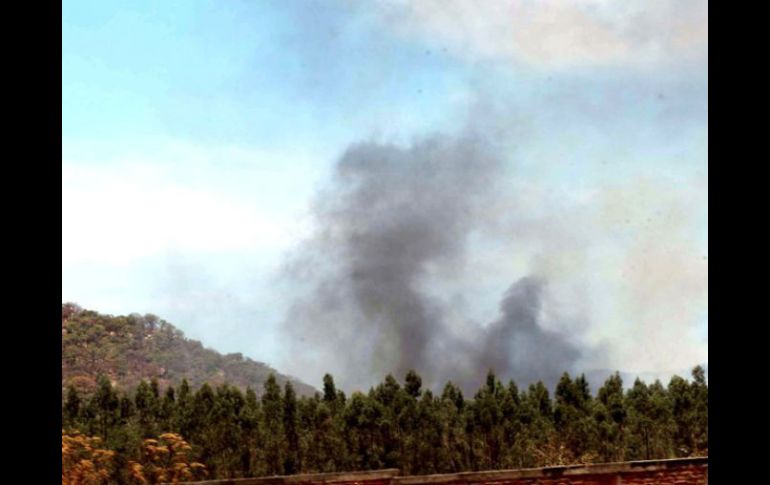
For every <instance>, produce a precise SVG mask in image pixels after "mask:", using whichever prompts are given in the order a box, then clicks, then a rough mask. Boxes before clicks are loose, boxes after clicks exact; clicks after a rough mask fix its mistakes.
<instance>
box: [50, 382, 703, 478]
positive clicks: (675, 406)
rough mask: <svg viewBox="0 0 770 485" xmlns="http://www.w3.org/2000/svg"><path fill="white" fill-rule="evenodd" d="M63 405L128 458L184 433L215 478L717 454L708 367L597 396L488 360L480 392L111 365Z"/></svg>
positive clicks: (72, 421)
mask: <svg viewBox="0 0 770 485" xmlns="http://www.w3.org/2000/svg"><path fill="white" fill-rule="evenodd" d="M62 418H63V424H64V427H65V429H72V430H77V431H78V432H82V433H84V434H86V435H89V436H97V437H99V438H101V442H102V443H104V445H105V447H107V448H108V449H110V450H114V451H115V452H116V457H117V458H118V459H122V460H124V461H126V462H127V461H129V460H133V459H137V454H138V453H140V447H141V443H142V440H144V439H147V438H153V437H157V436H160V435H161V434H162V433H177V434H179V435H181V436H182V437H184V439H186V440H187V441H188V442H189V443H190V444H191V445H192V450H193V454H194V458H195V460H197V461H200V462H201V463H203V464H205V465H206V467H207V469H208V470H209V472H210V474H211V475H210V476H212V477H221V478H229V477H242V476H259V475H274V474H292V473H300V472H332V471H353V470H369V469H378V468H399V469H401V470H402V471H403V472H404V473H408V474H425V473H445V472H459V471H468V470H492V469H503V468H521V467H534V466H544V465H555V464H567V463H576V462H607V461H621V460H638V459H653V458H673V457H681V456H691V455H696V454H706V453H707V450H708V385H707V383H706V380H705V375H704V370H703V368H701V367H696V368H695V369H694V370H693V372H692V379H691V380H686V379H683V378H681V377H678V376H675V377H673V378H672V379H671V380H670V382H669V383H668V386H664V385H662V384H661V383H660V382H659V381H656V382H655V383H653V384H651V385H648V384H646V383H644V382H642V381H640V380H637V381H636V382H634V384H633V386H631V387H630V388H629V389H626V390H624V388H623V383H622V381H621V378H620V376H619V375H618V374H615V375H613V376H611V377H609V378H608V379H607V380H606V382H605V383H604V385H603V386H602V387H601V388H600V389H598V392H597V393H596V395H592V393H591V392H590V389H589V386H588V382H587V381H586V379H585V377H584V376H579V377H576V378H572V377H571V376H570V375H569V374H567V373H565V374H564V375H563V376H562V378H561V380H560V381H559V383H558V384H557V386H556V389H555V391H554V393H553V395H551V394H550V393H549V390H548V389H547V388H546V386H545V385H543V383H541V382H538V383H535V384H532V385H530V386H529V387H528V388H526V389H519V388H518V387H517V385H516V383H514V382H513V381H511V382H509V383H508V384H507V385H504V384H503V383H501V382H500V380H499V379H498V378H497V377H496V376H495V374H494V373H493V372H492V371H490V373H489V374H488V376H487V379H486V383H484V385H483V386H482V387H481V388H480V389H479V390H478V392H477V393H476V394H475V395H474V396H473V397H472V398H471V399H468V398H466V397H465V396H463V393H462V392H461V391H460V389H459V388H458V387H457V386H455V385H453V384H452V383H451V382H450V383H447V384H446V386H445V387H444V389H443V390H442V392H441V394H440V395H434V394H433V392H431V391H430V390H428V389H423V388H422V382H421V378H420V376H419V375H418V374H417V373H415V372H413V371H412V372H409V373H408V375H407V376H406V378H405V380H404V382H403V383H399V382H398V381H397V380H396V379H395V378H394V377H393V376H391V375H389V376H387V377H386V378H385V380H384V381H383V382H382V383H380V384H378V385H377V386H375V387H373V388H372V389H370V391H369V392H368V393H366V394H364V393H360V392H355V393H353V394H352V395H351V396H349V397H348V396H346V395H345V394H344V393H343V392H342V391H340V390H338V389H336V387H335V385H334V380H333V378H332V377H331V376H330V375H328V374H327V375H326V376H325V377H324V379H323V393H316V394H315V396H313V397H300V398H298V397H297V395H296V393H295V391H294V389H293V387H292V384H291V383H290V382H287V383H286V384H285V385H284V386H283V387H281V386H280V385H279V384H278V382H277V381H276V379H275V378H274V377H273V376H270V377H269V378H268V380H267V381H266V383H265V385H264V391H263V392H262V394H261V396H260V397H258V396H257V394H256V393H255V392H254V391H253V390H251V389H247V390H246V392H245V393H244V392H241V391H240V390H239V389H238V388H236V387H233V386H230V385H226V384H225V385H220V386H218V387H216V388H213V387H211V386H209V385H208V384H203V385H202V386H200V387H199V388H197V389H195V390H193V389H192V388H191V387H190V386H189V385H188V383H187V382H186V381H183V382H182V383H181V385H180V386H178V387H176V388H175V387H172V386H168V387H166V388H165V389H164V390H163V391H161V389H160V388H159V386H158V383H157V381H151V382H145V381H142V382H141V383H140V384H139V385H138V386H137V387H136V388H135V389H134V390H133V392H131V393H121V392H118V391H116V390H115V389H114V388H113V386H112V385H111V383H110V381H109V380H108V379H106V378H100V379H99V385H98V388H97V389H96V391H95V392H93V393H92V395H90V396H85V395H81V393H80V392H79V391H78V390H76V389H75V388H74V387H70V388H69V389H68V390H67V392H66V396H65V398H64V403H63V408H62Z"/></svg>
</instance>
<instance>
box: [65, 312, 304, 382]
mask: <svg viewBox="0 0 770 485" xmlns="http://www.w3.org/2000/svg"><path fill="white" fill-rule="evenodd" d="M270 374H274V375H275V377H276V379H277V381H278V383H279V384H280V385H281V386H284V385H285V383H286V382H291V383H292V386H294V390H295V391H296V392H297V394H299V395H307V396H312V395H313V394H314V393H315V392H317V389H315V388H314V387H313V386H310V385H309V384H306V383H304V382H302V381H301V380H299V379H297V378H296V377H292V376H289V375H285V374H281V373H280V372H278V371H276V370H275V369H274V368H272V367H271V366H269V365H268V364H266V363H263V362H258V361H255V360H253V359H251V358H249V357H244V356H243V355H242V354H241V353H230V354H222V353H220V352H218V351H216V350H214V349H211V348H207V347H204V346H203V344H202V343H201V342H200V341H197V340H192V339H189V338H187V337H185V335H184V333H183V332H182V331H181V330H179V329H178V328H176V327H175V326H174V325H172V324H170V323H169V322H167V321H165V320H162V319H160V318H159V317H157V316H155V315H152V314H147V315H139V314H137V313H132V314H130V315H118V316H113V315H107V314H102V313H99V312H96V311H93V310H87V309H83V308H81V307H80V306H78V305H77V304H75V303H63V304H62V389H64V388H66V387H67V386H69V385H73V386H74V387H76V388H77V389H78V390H81V391H84V392H90V391H92V390H93V389H95V387H96V380H97V378H98V376H99V375H105V376H107V377H108V378H109V379H110V380H111V381H112V383H113V385H114V386H116V387H118V388H124V389H129V388H133V387H134V386H136V385H137V384H138V383H139V381H141V380H151V379H156V380H157V381H158V384H159V386H160V387H166V386H168V385H174V386H177V385H178V384H179V383H180V382H181V381H182V379H187V381H188V382H189V384H190V385H191V386H194V387H198V386H201V385H202V384H203V383H208V384H210V385H220V384H225V383H226V384H230V385H234V386H236V387H239V388H241V389H243V390H245V389H246V388H251V389H253V390H254V391H255V392H256V393H257V395H260V394H261V393H262V390H263V384H264V382H265V380H267V378H268V376H269V375H270Z"/></svg>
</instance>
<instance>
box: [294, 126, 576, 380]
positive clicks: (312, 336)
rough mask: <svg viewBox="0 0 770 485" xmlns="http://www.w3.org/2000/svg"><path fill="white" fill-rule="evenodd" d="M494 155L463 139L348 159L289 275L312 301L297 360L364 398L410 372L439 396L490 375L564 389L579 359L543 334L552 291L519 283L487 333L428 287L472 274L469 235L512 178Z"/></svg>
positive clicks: (365, 149) (564, 343) (298, 329)
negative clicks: (448, 385) (451, 385)
mask: <svg viewBox="0 0 770 485" xmlns="http://www.w3.org/2000/svg"><path fill="white" fill-rule="evenodd" d="M495 148H496V147H495V146H494V144H493V143H492V142H490V141H489V140H488V139H486V138H485V137H483V136H479V135H475V134H466V135H464V136H460V137H457V138H452V137H438V136H436V137H432V138H429V139H425V140H421V141H418V142H415V143H414V144H413V145H411V146H410V147H408V148H402V147H398V146H394V145H385V144H377V143H361V144H358V145H355V146H352V147H351V148H349V149H348V150H347V152H346V153H344V155H343V156H342V157H341V158H340V159H339V161H338V163H337V165H336V167H335V172H334V176H333V180H332V183H331V185H330V186H329V187H327V189H326V190H325V191H323V192H321V193H320V195H319V198H318V199H317V201H316V206H315V216H316V223H317V225H318V227H317V232H316V233H315V236H314V237H313V238H312V239H311V240H310V241H308V243H307V244H306V245H305V246H304V247H303V250H302V251H301V253H300V254H299V256H298V257H297V258H296V260H294V262H293V265H291V275H292V276H294V277H295V278H296V281H297V282H299V283H301V284H302V285H304V288H305V290H306V291H305V292H304V293H303V294H302V296H301V297H298V298H297V300H296V302H295V304H294V305H293V307H292V310H291V311H290V314H289V317H288V318H287V320H286V330H287V332H288V334H289V335H290V336H291V337H292V341H293V342H295V343H297V344H298V346H299V347H300V348H298V349H297V351H296V352H294V353H293V354H294V355H299V356H300V357H299V358H300V359H302V358H303V356H304V358H305V359H307V361H306V362H307V363H308V364H309V363H311V362H323V363H324V366H328V368H330V369H333V371H334V373H335V374H336V375H339V376H340V377H341V379H340V380H341V382H343V383H345V384H348V385H357V386H366V385H368V384H370V383H371V382H373V381H374V380H375V379H376V376H379V375H382V374H384V373H389V372H392V373H395V374H396V375H404V374H405V373H406V372H407V371H408V370H409V369H417V370H419V372H420V373H421V374H422V375H423V376H425V378H426V384H427V385H429V386H432V387H437V386H441V385H443V384H444V383H445V382H446V381H447V380H448V379H449V378H450V377H451V378H452V379H454V380H455V382H457V383H458V384H460V385H461V387H464V388H465V389H469V387H468V386H472V385H475V383H477V382H478V381H479V379H481V378H483V376H484V375H485V373H486V372H487V370H488V369H489V368H495V369H496V370H497V371H498V372H500V373H501V375H505V376H510V377H512V378H515V379H519V380H523V381H535V380H539V379H543V380H545V381H548V382H555V380H556V379H558V376H559V374H560V373H561V372H563V371H564V370H565V369H571V368H572V367H573V364H574V362H575V360H576V359H577V358H578V357H579V355H580V350H579V349H578V348H576V347H575V346H573V345H572V344H570V343H569V342H568V340H567V339H566V338H564V337H563V336H561V335H559V334H557V333H555V332H551V331H546V330H544V329H543V328H542V327H541V325H540V314H541V310H542V305H543V300H542V294H543V292H544V291H545V290H546V283H547V282H546V281H545V280H544V279H542V278H539V277H524V278H522V279H520V280H518V281H516V282H514V283H513V284H512V286H511V287H510V289H509V290H508V291H507V292H506V294H505V295H504V296H503V300H502V301H501V303H500V316H499V318H497V319H496V320H495V321H493V322H491V323H489V324H486V325H484V324H474V323H473V322H470V321H467V319H465V320H464V319H463V318H462V316H460V317H459V318H458V312H457V311H455V309H454V308H453V304H452V303H451V302H449V301H447V300H446V299H445V298H441V297H440V296H437V295H435V294H433V293H431V291H430V288H429V284H428V283H427V280H428V278H429V276H430V275H431V274H435V273H439V274H449V273H452V272H458V271H462V270H463V264H464V260H465V256H466V252H467V251H466V250H467V247H468V245H469V239H470V237H471V235H472V234H473V233H474V231H477V230H480V229H482V228H483V226H484V224H486V222H487V221H489V220H490V218H491V217H492V215H491V214H490V212H492V210H491V208H492V207H494V206H495V198H494V197H495V196H494V194H495V186H496V183H497V181H498V180H499V178H500V177H501V175H502V173H503V169H504V163H503V160H502V159H501V158H500V156H499V155H498V153H499V150H496V149H495ZM314 359H321V360H314ZM302 365H305V364H302Z"/></svg>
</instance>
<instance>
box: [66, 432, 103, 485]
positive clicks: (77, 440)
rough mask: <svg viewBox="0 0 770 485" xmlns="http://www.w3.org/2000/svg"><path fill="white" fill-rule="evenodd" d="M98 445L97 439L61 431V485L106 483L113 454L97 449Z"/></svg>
mask: <svg viewBox="0 0 770 485" xmlns="http://www.w3.org/2000/svg"><path fill="white" fill-rule="evenodd" d="M100 444H101V440H100V439H99V438H95V437H89V436H85V435H83V434H81V433H79V432H77V431H74V432H66V431H64V430H62V436H61V454H62V474H61V483H62V485H101V484H104V483H107V479H108V478H109V476H110V471H111V469H112V466H113V462H112V460H113V456H114V455H115V452H113V451H110V450H105V449H102V448H99V445H100Z"/></svg>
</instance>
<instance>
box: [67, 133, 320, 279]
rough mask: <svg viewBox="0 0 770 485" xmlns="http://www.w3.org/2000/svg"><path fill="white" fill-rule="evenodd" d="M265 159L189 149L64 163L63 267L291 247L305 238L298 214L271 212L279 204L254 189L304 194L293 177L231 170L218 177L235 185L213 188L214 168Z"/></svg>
mask: <svg viewBox="0 0 770 485" xmlns="http://www.w3.org/2000/svg"><path fill="white" fill-rule="evenodd" d="M172 154H176V158H174V157H172ZM264 156H265V154H259V153H253V152H245V151H244V152H240V153H238V151H237V150H235V151H234V150H229V151H228V150H223V151H220V152H217V151H216V150H214V151H211V150H209V151H207V150H203V149H201V150H199V151H198V152H197V154H196V153H194V150H193V148H192V147H189V146H188V147H185V148H184V149H181V150H180V148H179V147H176V148H174V147H172V149H171V150H170V151H168V152H164V153H162V154H156V155H154V156H145V157H136V158H125V159H121V160H110V161H107V162H104V163H99V164H96V163H79V162H75V161H69V160H68V161H63V163H62V260H63V264H64V265H65V266H71V265H77V264H86V263H100V264H113V265H114V264H128V263H131V262H134V261H136V260H138V259H141V258H144V257H147V256H153V255H158V254H162V253H166V252H168V251H178V252H184V253H201V252H223V251H225V252H226V251H233V250H249V251H257V252H259V251H262V252H266V251H267V252H280V251H282V250H284V249H286V248H288V247H290V245H291V244H293V243H294V241H295V240H296V239H297V237H298V236H299V235H301V234H302V233H303V231H304V228H303V225H302V221H301V219H300V216H301V212H300V211H298V209H297V207H299V206H298V205H297V204H294V205H291V204H289V203H287V204H285V205H286V207H285V208H282V207H280V206H277V205H276V204H280V201H281V199H280V197H279V198H277V201H272V202H271V203H270V204H267V203H264V200H265V198H266V197H265V196H262V195H261V194H260V189H261V188H264V190H265V191H268V189H269V190H272V191H276V190H281V189H285V190H284V191H285V192H286V191H288V192H291V191H292V189H294V190H295V191H296V190H309V188H310V187H307V185H308V184H307V183H306V182H305V181H301V180H296V179H295V180H294V181H293V182H292V180H291V175H292V174H291V173H287V172H286V171H285V170H284V171H281V170H279V169H278V167H276V166H273V171H272V172H270V170H269V169H265V170H263V171H261V172H260V171H258V172H256V173H255V172H253V171H252V172H250V171H249V170H245V169H238V168H235V169H233V168H232V167H233V166H232V165H230V169H229V171H227V173H226V174H225V176H227V177H229V178H231V179H234V180H236V181H237V183H232V184H229V186H228V184H225V183H219V182H218V181H217V180H216V177H222V176H223V170H222V168H221V167H217V166H216V162H217V161H218V160H223V159H226V160H228V161H233V162H237V161H241V162H243V163H247V162H248V161H249V160H250V161H251V162H252V165H254V164H258V161H259V159H260V157H262V158H264ZM164 157H170V158H164ZM270 162H271V163H275V160H271V161H270ZM236 166H237V165H236ZM244 179H245V180H244ZM228 187H229V188H228ZM271 194H272V193H271ZM289 195H290V194H288V193H287V194H286V197H289ZM299 199H300V200H301V199H302V197H301V196H300V197H299Z"/></svg>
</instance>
